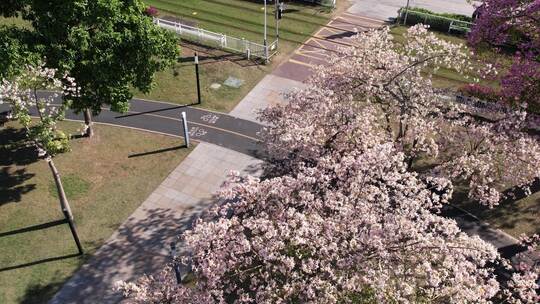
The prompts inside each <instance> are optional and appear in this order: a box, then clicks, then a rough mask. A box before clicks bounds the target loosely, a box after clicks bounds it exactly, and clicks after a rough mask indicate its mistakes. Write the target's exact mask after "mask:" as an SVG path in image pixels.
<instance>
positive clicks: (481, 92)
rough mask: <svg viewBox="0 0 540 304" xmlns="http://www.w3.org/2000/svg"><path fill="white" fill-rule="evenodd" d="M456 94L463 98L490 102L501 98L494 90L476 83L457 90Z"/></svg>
mask: <svg viewBox="0 0 540 304" xmlns="http://www.w3.org/2000/svg"><path fill="white" fill-rule="evenodd" d="M458 92H459V93H461V94H462V95H465V96H470V97H475V98H478V99H480V100H484V101H491V102H496V101H498V100H500V98H501V96H500V93H499V92H498V91H496V90H495V89H493V88H491V87H487V86H483V85H480V84H476V83H473V84H467V85H464V86H462V87H460V88H459V89H458Z"/></svg>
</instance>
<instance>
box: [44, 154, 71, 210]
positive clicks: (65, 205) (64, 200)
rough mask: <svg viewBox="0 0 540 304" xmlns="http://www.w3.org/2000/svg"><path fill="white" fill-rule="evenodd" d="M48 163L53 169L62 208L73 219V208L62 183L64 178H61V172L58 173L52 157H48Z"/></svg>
mask: <svg viewBox="0 0 540 304" xmlns="http://www.w3.org/2000/svg"><path fill="white" fill-rule="evenodd" d="M47 164H48V165H49V168H50V169H51V173H52V175H53V178H54V183H55V184H56V191H57V192H58V197H59V198H60V208H61V209H62V212H67V214H68V215H69V218H71V219H73V214H72V213H71V208H70V207H69V202H68V199H67V196H66V192H65V191H64V186H63V185H62V180H61V179H60V173H58V170H57V169H56V166H55V165H54V162H53V160H52V159H51V158H48V159H47Z"/></svg>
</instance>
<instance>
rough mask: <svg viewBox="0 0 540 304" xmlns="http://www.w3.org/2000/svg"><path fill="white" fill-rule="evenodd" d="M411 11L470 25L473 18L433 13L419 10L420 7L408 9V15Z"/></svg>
mask: <svg viewBox="0 0 540 304" xmlns="http://www.w3.org/2000/svg"><path fill="white" fill-rule="evenodd" d="M411 11H415V12H420V13H426V14H430V15H436V16H441V17H446V18H450V19H455V20H460V21H465V22H471V23H472V22H473V18H472V17H471V16H466V15H461V14H450V13H435V12H433V11H430V10H428V9H425V8H421V7H409V13H410V12H411Z"/></svg>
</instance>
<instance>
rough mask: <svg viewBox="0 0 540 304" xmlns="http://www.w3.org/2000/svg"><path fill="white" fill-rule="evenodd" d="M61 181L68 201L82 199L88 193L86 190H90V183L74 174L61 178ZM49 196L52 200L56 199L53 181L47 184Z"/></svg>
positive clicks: (56, 193)
mask: <svg viewBox="0 0 540 304" xmlns="http://www.w3.org/2000/svg"><path fill="white" fill-rule="evenodd" d="M61 179H62V185H63V186H64V191H65V192H66V196H67V198H68V199H69V200H72V199H77V198H79V197H82V196H84V195H85V194H86V193H87V192H88V190H90V186H91V184H90V182H88V181H86V180H85V179H83V178H81V177H79V176H78V175H76V174H69V175H66V176H62V177H61ZM49 194H50V195H51V196H52V197H54V198H58V190H57V188H56V184H55V183H54V181H51V182H50V184H49Z"/></svg>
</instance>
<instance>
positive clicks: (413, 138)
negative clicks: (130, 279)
mask: <svg viewBox="0 0 540 304" xmlns="http://www.w3.org/2000/svg"><path fill="white" fill-rule="evenodd" d="M356 45H358V47H355V48H348V49H343V50H341V53H340V54H339V55H335V57H334V58H332V59H331V65H330V66H329V67H320V68H318V69H317V71H316V74H315V76H314V77H313V78H312V79H311V80H310V83H309V85H308V88H306V89H304V90H301V91H296V92H293V93H291V94H290V95H289V96H288V97H289V98H288V99H289V103H288V104H286V105H278V106H274V107H270V108H268V109H266V110H265V111H264V112H263V113H262V114H261V118H262V119H263V120H264V121H265V122H266V123H267V125H268V127H267V128H266V129H265V130H264V132H263V136H264V138H265V143H266V145H267V147H268V151H269V154H270V156H271V159H270V161H269V162H268V163H267V164H266V167H265V169H266V172H265V173H266V174H265V178H264V179H262V180H260V179H256V178H252V177H249V176H248V177H241V176H238V175H233V176H232V177H231V179H230V181H229V184H228V185H226V187H225V188H224V189H223V190H222V192H221V198H222V200H220V201H221V202H222V203H220V204H219V205H217V206H215V207H213V208H212V209H211V210H210V211H209V213H208V214H207V216H206V217H203V218H201V219H199V220H198V221H197V222H196V224H195V225H194V228H193V229H192V230H190V231H187V232H186V233H185V234H183V236H182V240H183V242H184V244H185V245H186V246H187V248H189V249H190V256H189V257H186V258H185V259H184V262H185V263H186V264H189V265H191V268H192V270H193V274H194V277H195V286H193V287H188V286H184V285H177V284H175V281H174V279H173V273H172V271H171V269H170V268H167V269H165V270H164V271H163V272H162V273H160V274H157V275H155V276H146V277H144V278H142V279H141V280H139V281H138V282H137V283H125V282H121V283H120V286H119V288H120V289H121V290H123V291H124V293H125V295H126V296H128V297H129V298H130V299H131V300H133V301H134V302H136V303H419V302H422V303H424V302H425V303H492V302H496V301H510V302H512V301H513V302H515V303H535V301H536V300H537V298H536V297H535V296H533V293H534V292H535V288H537V287H538V286H537V285H536V283H535V282H534V279H535V278H536V277H537V274H538V269H531V270H529V271H527V272H524V273H516V274H515V275H514V276H513V279H512V280H511V282H510V284H508V286H510V289H505V288H503V287H502V286H501V285H500V283H499V282H498V280H502V279H501V278H498V277H497V276H496V274H495V271H494V267H502V266H503V265H506V263H505V262H504V260H502V259H501V257H500V256H499V255H498V253H497V251H496V250H495V248H494V247H493V246H492V245H490V244H488V243H486V242H484V241H482V240H481V239H480V238H478V237H476V236H475V237H470V236H467V235H466V234H464V233H463V232H461V231H460V229H459V228H458V227H457V224H456V222H455V221H454V220H451V219H448V218H445V217H442V216H440V215H439V212H440V210H441V206H442V205H443V204H445V203H447V202H448V200H449V199H450V198H451V196H452V180H466V181H468V182H469V185H470V187H471V194H470V195H471V196H472V197H474V198H477V199H479V200H480V201H482V202H483V203H486V204H489V205H494V204H496V203H498V201H499V198H500V191H501V189H503V186H502V185H506V184H508V183H511V182H512V183H514V184H516V183H517V184H520V185H521V184H525V183H527V182H528V181H530V179H531V178H534V177H536V176H538V174H539V172H538V171H539V170H538V168H540V164H539V161H540V149H539V145H538V142H537V141H535V139H534V138H531V137H530V136H528V135H527V134H524V133H523V132H521V125H520V124H521V123H522V122H523V121H524V119H525V116H526V114H525V113H522V112H511V113H510V114H506V113H497V112H492V111H484V110H481V109H475V108H472V107H468V106H463V105H458V104H454V103H452V101H449V100H448V98H445V96H443V95H441V94H439V93H437V92H436V91H435V90H434V89H433V88H432V86H431V80H430V75H431V73H433V71H434V70H436V69H437V68H439V67H449V68H454V69H457V70H460V71H466V70H467V69H469V65H468V61H467V54H466V53H465V51H464V50H463V49H462V47H461V46H457V45H453V44H451V43H448V42H445V41H442V40H439V39H438V38H437V37H435V36H434V35H433V34H431V33H428V32H427V30H426V29H425V28H424V27H422V26H415V27H412V28H411V29H410V30H409V32H408V39H407V43H406V44H405V45H402V46H400V47H397V46H395V45H394V44H393V41H392V38H391V35H390V34H389V31H388V30H382V31H372V32H369V33H367V34H363V35H361V36H358V37H357V41H356ZM423 159H429V160H433V165H432V167H433V169H431V170H424V171H419V172H415V171H416V170H417V169H416V167H415V164H416V162H417V161H419V160H423ZM501 168H504V169H505V170H501Z"/></svg>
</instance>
